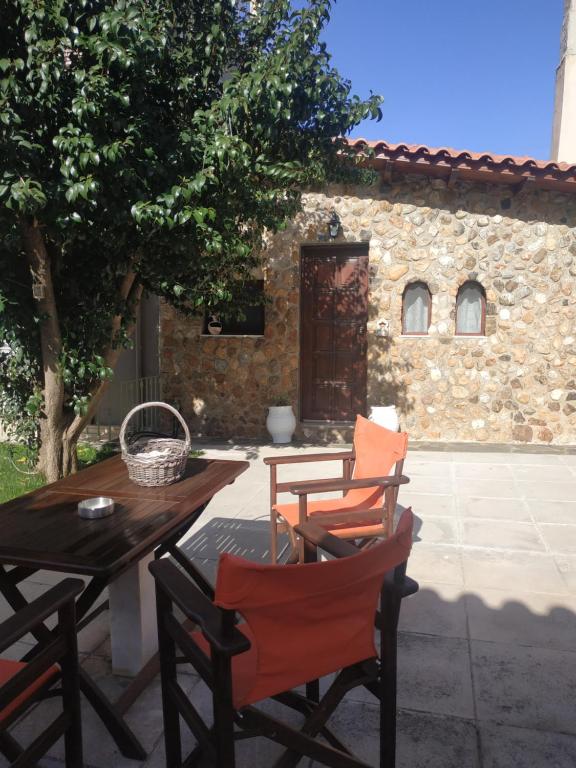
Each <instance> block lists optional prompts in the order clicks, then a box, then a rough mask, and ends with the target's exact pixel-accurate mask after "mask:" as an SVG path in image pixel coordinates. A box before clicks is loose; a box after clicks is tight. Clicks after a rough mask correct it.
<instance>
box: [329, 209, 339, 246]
mask: <svg viewBox="0 0 576 768" xmlns="http://www.w3.org/2000/svg"><path fill="white" fill-rule="evenodd" d="M339 232H340V217H339V216H338V214H337V213H336V211H332V216H330V220H329V221H328V234H329V235H330V238H331V239H332V240H335V239H336V238H337V237H338V233H339Z"/></svg>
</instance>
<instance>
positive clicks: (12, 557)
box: [0, 456, 249, 759]
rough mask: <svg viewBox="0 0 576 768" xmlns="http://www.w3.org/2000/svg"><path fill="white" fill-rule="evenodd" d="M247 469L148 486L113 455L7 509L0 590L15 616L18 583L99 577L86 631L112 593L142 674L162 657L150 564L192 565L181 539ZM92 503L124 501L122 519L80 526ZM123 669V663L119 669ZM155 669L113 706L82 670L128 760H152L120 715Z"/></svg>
mask: <svg viewBox="0 0 576 768" xmlns="http://www.w3.org/2000/svg"><path fill="white" fill-rule="evenodd" d="M248 466H249V464H248V462H247V461H219V460H206V459H190V460H189V461H188V465H187V468H186V473H185V475H184V477H183V478H182V480H180V481H179V482H178V483H174V484H173V485H169V486H163V487H160V488H142V487H140V486H137V485H135V484H134V483H132V482H131V481H130V480H129V479H128V473H127V471H126V467H125V465H124V462H123V461H122V460H121V458H120V457H119V456H115V457H113V458H111V459H108V460H107V461H103V462H101V463H99V464H95V465H94V466H92V467H89V468H88V469H85V470H83V471H82V472H78V473H77V474H76V475H72V476H70V477H68V478H65V479H64V480H59V481H58V482H56V483H52V484H50V485H46V486H44V487H43V488H39V489H37V490H35V491H32V492H31V493H28V494H26V495H25V496H20V497H19V498H17V499H13V500H12V501H9V502H7V503H5V504H2V505H0V525H1V530H2V535H1V537H0V591H1V592H2V594H3V595H4V597H5V598H6V600H7V601H8V603H9V604H10V605H11V607H12V608H13V609H14V610H15V611H16V610H20V609H21V608H23V607H24V606H25V605H26V604H27V601H26V599H25V598H24V596H23V595H22V592H21V591H20V589H19V588H18V584H19V583H20V582H21V581H22V580H23V579H26V578H28V577H29V576H31V575H32V574H33V573H35V572H36V571H38V570H41V569H46V570H50V571H61V572H64V573H74V574H80V575H84V576H89V577H91V580H90V582H89V583H88V585H87V587H86V589H85V590H84V592H83V593H82V594H81V596H80V597H79V599H78V602H77V618H78V626H79V628H82V627H83V626H85V625H86V624H87V623H88V622H89V621H90V620H91V619H92V618H94V616H95V615H97V613H99V612H100V611H101V610H102V607H101V606H100V607H99V608H97V609H93V606H94V603H95V601H96V600H97V599H98V598H99V596H100V595H101V593H102V591H103V590H104V589H105V588H106V587H108V588H109V594H110V607H111V632H112V647H113V651H114V652H116V653H117V654H120V655H121V656H122V651H123V646H127V647H128V654H126V653H124V656H126V655H127V656H128V658H135V657H136V658H137V666H138V667H142V665H143V664H144V663H145V662H146V660H147V657H149V656H151V655H153V654H154V651H155V647H154V644H153V643H154V640H155V630H154V625H155V622H154V601H153V594H152V593H151V589H152V586H151V585H152V580H151V577H150V576H149V574H148V573H147V568H146V565H147V563H148V561H149V560H150V559H151V558H153V557H154V556H155V557H161V556H162V555H164V554H166V553H169V554H171V555H172V556H174V557H175V558H176V560H178V561H179V562H180V563H181V564H182V565H183V566H184V567H187V561H186V558H185V557H184V556H183V555H182V553H181V552H180V551H179V550H178V547H177V543H178V541H179V540H180V539H181V538H182V536H183V535H184V534H185V533H186V531H187V530H188V529H189V528H190V527H191V525H192V524H193V523H194V522H195V521H196V520H197V519H198V517H199V516H200V514H201V513H202V511H203V510H204V508H205V507H206V505H207V504H208V502H209V501H210V500H211V499H212V497H213V496H214V495H215V494H216V493H218V491H220V490H221V489H222V488H224V487H225V486H226V485H228V484H229V483H232V482H234V480H235V479H236V478H237V477H238V475H240V474H242V472H244V471H245V470H246V469H247V468H248ZM92 496H111V497H112V498H113V499H114V500H115V501H116V511H115V512H114V514H113V515H111V516H110V517H107V518H103V519H101V520H83V519H82V518H80V517H79V516H78V514H77V505H78V502H79V501H81V500H82V499H88V498H90V497H92ZM6 565H10V566H12V568H11V569H7V568H6V567H5V566H6ZM104 605H106V604H104ZM146 623H148V627H147V628H146V627H145V626H144V625H145V624H146ZM138 633H140V638H139V639H138ZM36 637H37V640H38V641H39V643H40V644H42V643H46V642H47V641H48V640H49V638H50V637H51V633H50V630H48V629H47V628H43V629H42V630H41V631H39V632H38V633H37V634H36ZM151 638H152V641H151ZM138 645H139V648H137V647H136V646H138ZM33 653H34V650H33V651H32V652H31V654H29V655H33ZM123 663H124V662H123V661H122V660H121V661H120V662H119V664H120V667H121V666H122V664H123ZM116 666H117V667H118V663H117V664H116ZM154 669H155V665H154V662H152V663H151V664H150V663H149V664H148V665H147V667H144V669H143V671H142V672H143V674H142V675H141V676H140V678H138V677H137V678H136V679H135V680H134V683H133V685H132V686H131V687H130V688H129V689H128V691H127V692H126V693H125V694H123V696H122V699H121V701H119V702H116V704H114V705H112V704H111V703H110V702H109V701H108V700H107V699H106V698H105V697H104V695H103V694H102V692H101V691H100V690H99V689H98V688H97V687H96V685H95V684H94V683H93V681H92V680H91V679H90V678H89V677H88V676H87V675H86V673H85V672H84V671H82V672H81V676H82V679H81V685H82V690H83V692H84V694H85V695H86V697H87V698H88V700H89V701H90V703H91V704H92V706H93V707H94V708H95V710H96V711H97V713H98V714H99V715H100V717H101V718H102V719H103V721H104V722H105V724H106V725H107V727H108V729H109V731H110V733H111V734H112V736H113V737H114V739H115V740H116V742H117V744H118V746H119V748H120V750H121V751H122V753H123V754H124V755H125V756H126V757H130V758H135V759H143V757H144V756H145V753H144V750H143V749H142V747H141V745H140V744H139V742H138V741H137V739H136V737H135V736H134V734H133V733H132V732H131V731H130V729H129V728H128V726H127V724H126V723H125V721H124V719H123V717H122V715H123V714H124V712H125V711H126V709H127V708H128V706H129V705H130V704H131V703H132V701H133V700H134V698H135V696H136V695H137V694H138V693H139V692H140V691H141V690H142V689H143V687H144V685H145V682H146V681H147V680H148V679H149V678H150V676H151V675H152V674H153V672H154Z"/></svg>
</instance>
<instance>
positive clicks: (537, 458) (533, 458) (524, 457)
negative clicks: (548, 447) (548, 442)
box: [459, 452, 570, 467]
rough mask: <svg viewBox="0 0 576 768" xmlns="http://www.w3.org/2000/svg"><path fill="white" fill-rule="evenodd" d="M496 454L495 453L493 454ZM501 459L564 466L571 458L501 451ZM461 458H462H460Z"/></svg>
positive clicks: (531, 464)
mask: <svg viewBox="0 0 576 768" xmlns="http://www.w3.org/2000/svg"><path fill="white" fill-rule="evenodd" d="M492 455H494V454H492ZM498 457H499V459H501V461H502V462H503V463H505V464H520V465H529V466H534V465H536V466H538V465H542V466H543V465H546V466H553V467H557V466H562V465H564V464H566V463H568V462H567V461H566V459H570V456H567V455H562V454H559V453H545V452H542V453H520V452H518V453H501V454H498ZM459 460H460V459H459Z"/></svg>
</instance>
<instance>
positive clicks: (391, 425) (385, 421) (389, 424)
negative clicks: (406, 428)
mask: <svg viewBox="0 0 576 768" xmlns="http://www.w3.org/2000/svg"><path fill="white" fill-rule="evenodd" d="M369 418H370V421H373V422H374V424H378V425H379V426H380V427H386V429H389V430H391V431H392V432H398V429H399V427H400V422H399V420H398V414H397V413H396V406H395V405H373V406H372V407H371V408H370V416H369Z"/></svg>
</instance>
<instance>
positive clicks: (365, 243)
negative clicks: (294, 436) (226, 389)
mask: <svg viewBox="0 0 576 768" xmlns="http://www.w3.org/2000/svg"><path fill="white" fill-rule="evenodd" d="M348 248H365V249H366V256H367V257H368V268H369V267H370V242H369V240H353V241H346V242H342V241H340V242H337V243H335V242H327V241H326V240H310V241H307V242H303V243H300V248H299V252H298V421H299V423H300V424H332V425H336V426H350V425H352V424H354V421H353V420H352V421H341V420H336V419H304V418H303V416H302V396H303V386H302V261H303V256H304V253H305V251H307V250H309V251H312V250H313V251H322V250H325V251H326V252H327V253H331V252H334V251H341V250H346V249H348ZM368 274H370V273H369V272H368ZM369 309H370V281H368V302H367V307H366V322H368V319H369ZM367 331H368V329H366V336H368V333H367ZM366 390H368V344H366ZM367 398H368V391H366V400H367Z"/></svg>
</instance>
